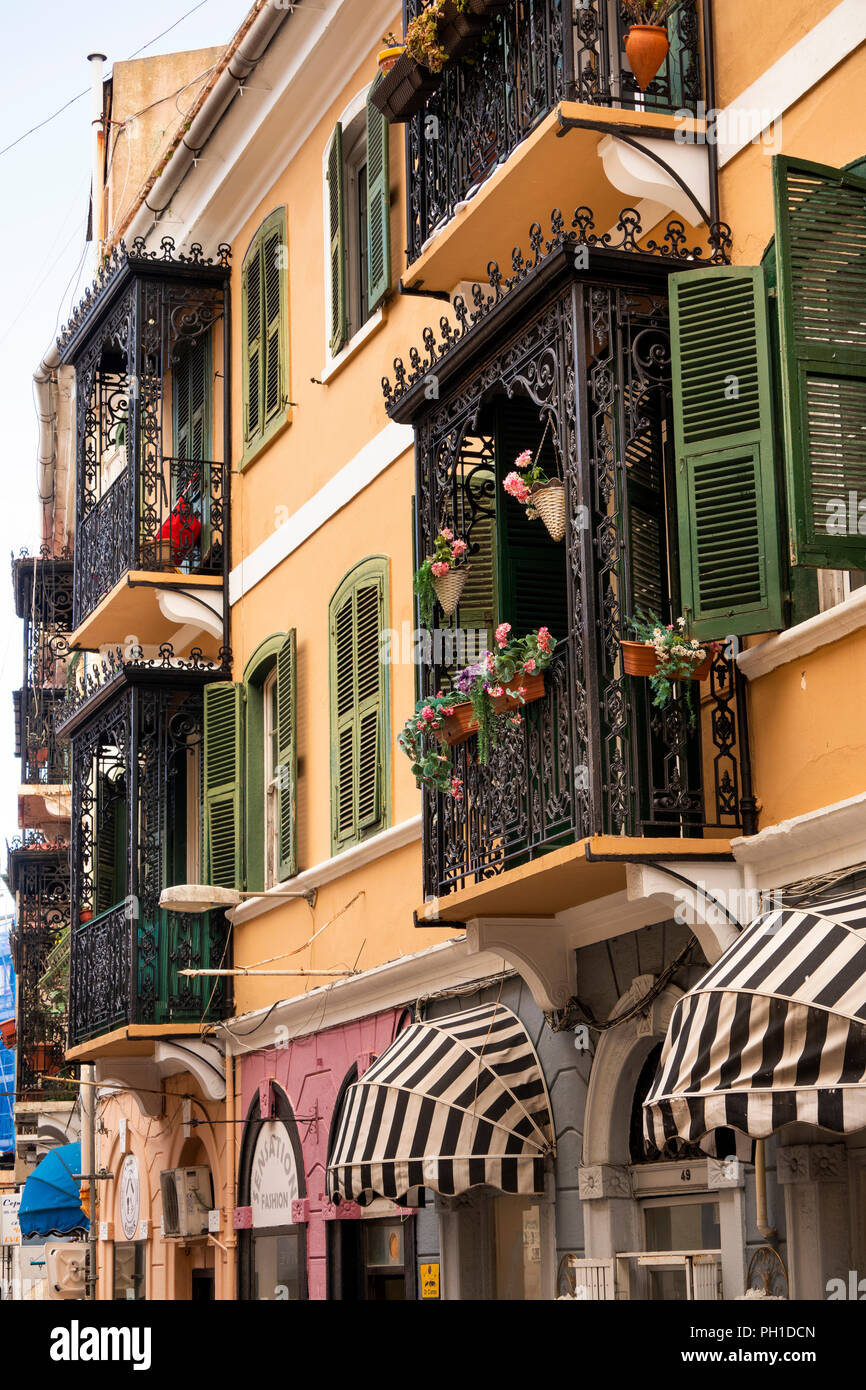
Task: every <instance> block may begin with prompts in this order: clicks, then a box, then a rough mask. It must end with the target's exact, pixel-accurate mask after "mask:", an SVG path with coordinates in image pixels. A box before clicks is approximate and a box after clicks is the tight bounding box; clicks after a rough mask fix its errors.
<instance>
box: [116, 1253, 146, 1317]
mask: <svg viewBox="0 0 866 1390" xmlns="http://www.w3.org/2000/svg"><path fill="white" fill-rule="evenodd" d="M144 1252H145V1242H144V1241H143V1240H136V1241H130V1242H129V1243H128V1244H116V1245H115V1247H114V1291H113V1294H112V1297H113V1299H114V1300H115V1302H117V1301H118V1300H121V1299H132V1300H134V1301H135V1302H142V1301H143V1300H144V1296H145V1293H144V1285H145V1273H144Z"/></svg>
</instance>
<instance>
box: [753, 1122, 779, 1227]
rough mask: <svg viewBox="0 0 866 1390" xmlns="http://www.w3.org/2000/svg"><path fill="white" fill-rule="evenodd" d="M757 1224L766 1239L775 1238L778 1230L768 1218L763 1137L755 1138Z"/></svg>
mask: <svg viewBox="0 0 866 1390" xmlns="http://www.w3.org/2000/svg"><path fill="white" fill-rule="evenodd" d="M755 1207H756V1216H755V1224H756V1226H757V1227H758V1230H759V1232H760V1234H761V1236H762V1238H763V1239H764V1240H775V1238H776V1236H777V1235H778V1231H777V1230H776V1228H775V1226H771V1225H770V1224H769V1222H768V1219H767V1153H766V1148H765V1145H764V1141H763V1139H756V1140H755Z"/></svg>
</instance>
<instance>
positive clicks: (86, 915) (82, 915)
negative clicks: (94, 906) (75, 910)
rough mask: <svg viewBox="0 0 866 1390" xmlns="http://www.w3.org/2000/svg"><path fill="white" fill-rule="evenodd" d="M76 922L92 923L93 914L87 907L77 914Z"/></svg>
mask: <svg viewBox="0 0 866 1390" xmlns="http://www.w3.org/2000/svg"><path fill="white" fill-rule="evenodd" d="M78 920H79V922H92V921H93V912H92V911H91V909H90V908H89V907H83V908H82V909H81V911H80V912H79V914H78Z"/></svg>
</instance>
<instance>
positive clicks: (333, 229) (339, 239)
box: [328, 124, 349, 356]
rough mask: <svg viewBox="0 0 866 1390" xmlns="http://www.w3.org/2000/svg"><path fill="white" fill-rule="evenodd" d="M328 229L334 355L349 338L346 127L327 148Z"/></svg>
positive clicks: (338, 126)
mask: <svg viewBox="0 0 866 1390" xmlns="http://www.w3.org/2000/svg"><path fill="white" fill-rule="evenodd" d="M328 226H329V243H330V274H331V324H330V329H331V354H332V355H333V356H336V355H337V353H338V352H339V351H340V348H341V347H342V346H343V344H344V343H345V342H346V339H347V338H348V336H349V324H348V306H347V303H346V208H345V194H344V187H343V127H342V126H341V125H339V124H337V125H336V126H335V127H334V133H333V135H332V136H331V144H330V147H329V149H328Z"/></svg>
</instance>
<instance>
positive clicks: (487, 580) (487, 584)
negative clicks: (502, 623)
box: [457, 467, 497, 646]
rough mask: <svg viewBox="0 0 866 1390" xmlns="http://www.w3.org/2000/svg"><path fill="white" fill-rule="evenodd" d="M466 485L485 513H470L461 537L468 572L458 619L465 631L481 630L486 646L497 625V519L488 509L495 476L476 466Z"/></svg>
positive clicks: (493, 489)
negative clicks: (467, 548) (465, 542)
mask: <svg viewBox="0 0 866 1390" xmlns="http://www.w3.org/2000/svg"><path fill="white" fill-rule="evenodd" d="M465 486H466V487H467V489H468V490H469V492H470V495H473V494H474V496H475V497H476V498H477V499H478V502H479V503H482V505H483V507H484V509H485V510H483V511H482V510H480V509H479V510H475V511H474V512H472V513H470V514H471V515H472V521H471V523H470V525H469V530H468V532H467V534H466V536H465V537H464V539H465V540H467V541H468V543H469V553H468V555H467V559H468V562H469V565H470V569H469V575H468V578H467V580H466V584H465V587H464V589H463V593H462V594H461V596H460V605H459V608H458V610H457V617H458V619H459V623H460V626H461V627H462V628H464V629H465V630H466V631H467V632H470V631H481V630H482V629H483V630H484V631H485V632H486V633H487V639H486V645H488V646H489V645H490V643H491V642H492V641H493V629H494V627H495V626H496V592H497V590H496V516H495V514H494V515H488V514H487V509H488V508H491V505H492V503H491V498H494V499H495V498H496V475H495V473H494V471H493V469H492V468H491V469H487V468H483V467H475V468H473V469H472V472H471V474H470V476H469V478H468V479H467V480H466V483H465ZM482 494H483V502H482Z"/></svg>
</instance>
